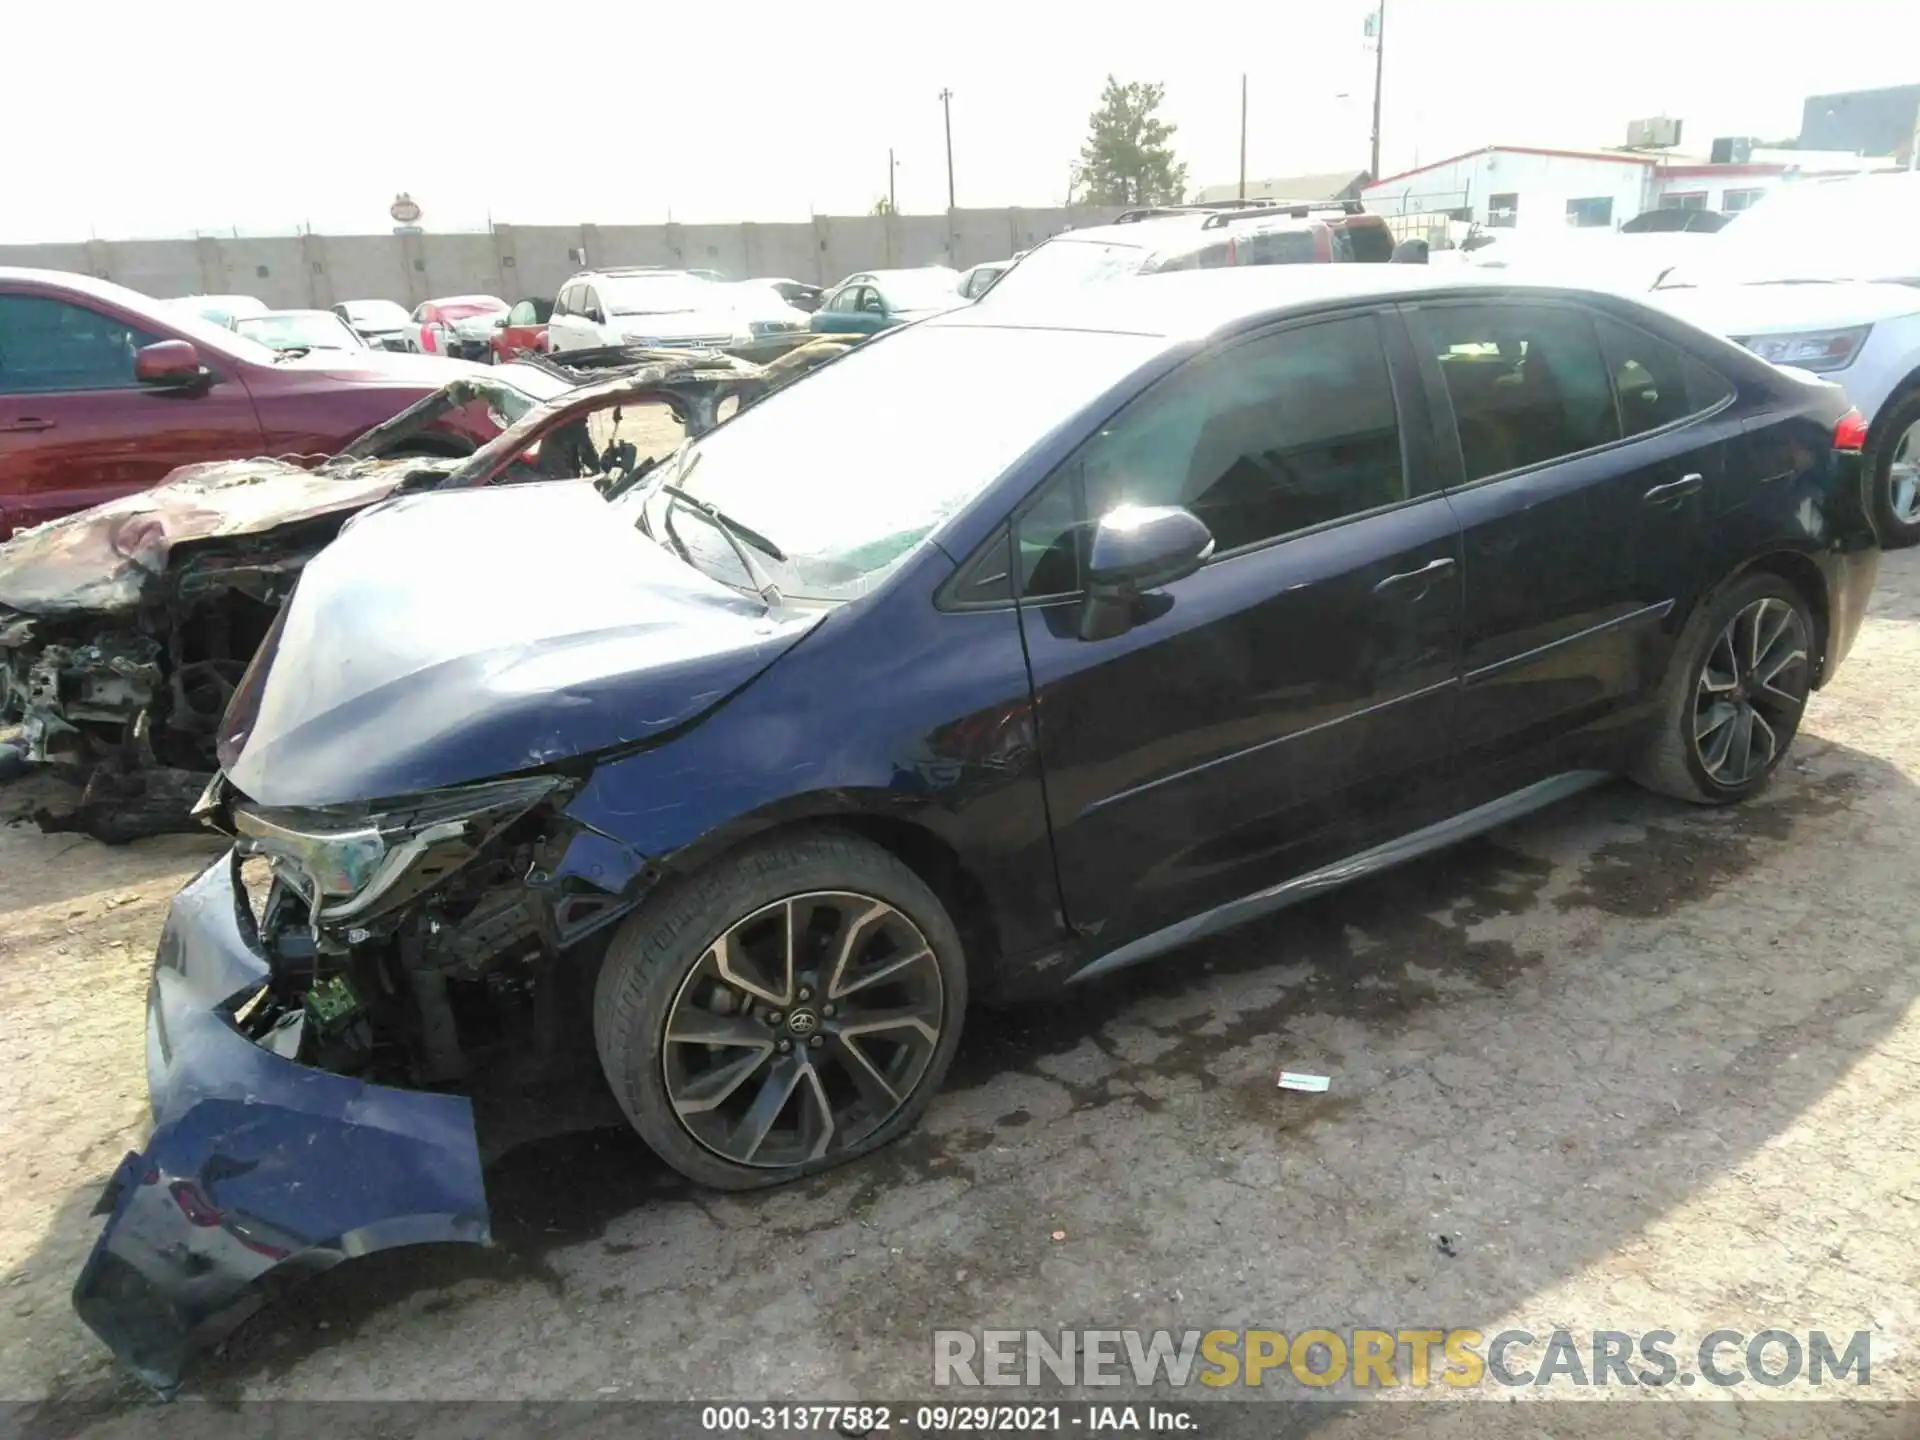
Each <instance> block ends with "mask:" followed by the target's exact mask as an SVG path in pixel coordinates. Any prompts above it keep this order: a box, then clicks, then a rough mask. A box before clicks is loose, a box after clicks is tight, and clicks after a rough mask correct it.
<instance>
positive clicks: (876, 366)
mask: <svg viewBox="0 0 1920 1440" xmlns="http://www.w3.org/2000/svg"><path fill="white" fill-rule="evenodd" d="M1163 343H1164V342H1162V341H1160V340H1158V339H1155V338H1148V337H1142V336H1138V335H1110V334H1103V333H1098V332H1089V331H1073V330H1010V329H998V328H986V327H973V326H957V325H955V326H946V325H936V326H915V327H911V328H907V329H902V330H899V331H896V332H895V333H894V334H892V335H891V336H888V337H886V338H885V339H883V340H877V341H869V342H868V343H867V345H865V346H863V347H862V348H860V349H858V350H854V351H852V352H850V353H849V354H848V355H846V356H845V357H844V358H842V359H840V360H836V361H834V362H833V363H832V364H830V365H827V366H825V367H823V368H822V369H820V370H818V371H816V372H815V373H814V374H812V375H809V376H808V377H807V379H806V381H805V382H804V383H803V384H797V385H794V386H793V387H792V388H791V389H786V390H779V391H775V392H774V393H773V394H772V395H769V396H768V397H767V398H766V399H765V400H763V401H761V402H760V403H759V404H757V405H755V406H753V407H752V408H751V409H748V410H746V411H743V412H742V413H741V414H739V415H738V416H736V417H735V418H734V419H733V420H731V421H729V422H728V423H727V424H725V425H722V426H721V427H720V428H719V429H718V430H715V431H713V432H711V433H710V434H708V435H706V436H705V437H704V438H702V439H700V440H697V441H694V442H692V443H691V444H689V445H687V446H685V447H683V448H682V449H681V451H680V455H679V459H678V461H677V463H669V464H667V465H663V466H662V467H661V477H662V478H663V479H667V480H673V479H675V477H684V485H685V488H686V490H687V491H688V493H690V494H692V495H694V496H696V497H697V498H698V499H700V500H702V501H704V502H706V503H707V504H709V505H712V506H715V507H717V508H718V509H719V510H721V511H722V512H724V513H725V514H726V515H727V516H728V518H730V519H732V520H735V521H738V522H739V523H740V524H741V525H744V526H747V527H749V528H751V529H753V530H755V531H757V532H759V534H761V535H763V536H765V537H766V538H768V539H769V540H772V541H773V542H774V543H775V544H776V545H778V546H779V547H780V548H781V550H782V551H783V552H784V553H785V555H786V557H787V558H786V559H785V560H784V561H777V560H775V559H773V558H771V557H769V556H766V555H763V554H760V553H758V552H756V553H755V554H754V559H755V561H756V562H758V564H759V565H760V566H761V567H762V568H764V569H765V570H766V572H767V573H768V575H769V576H770V577H771V578H772V580H773V582H774V583H775V584H776V585H777V586H779V588H780V591H781V593H782V594H783V595H784V596H787V597H797V598H804V599H815V600H847V599H852V598H853V597H855V596H857V595H861V594H864V593H865V592H866V591H868V590H870V589H871V588H873V586H874V585H876V584H878V583H879V581H880V579H881V578H882V577H883V576H884V575H885V574H886V572H887V571H888V570H890V569H891V568H892V567H893V566H894V565H895V564H897V563H898V562H899V561H900V560H901V559H902V558H904V557H905V556H906V555H907V554H908V553H909V552H910V551H912V550H913V549H914V548H915V547H916V546H918V545H919V544H920V542H921V541H922V540H924V539H925V538H926V537H927V535H928V534H929V533H931V532H932V530H933V529H934V528H935V527H936V526H937V525H939V524H940V523H941V522H942V521H943V520H945V519H947V518H948V517H949V516H951V515H953V514H954V513H955V512H956V511H958V510H959V509H960V508H961V507H962V506H963V505H965V504H966V503H967V502H968V501H969V500H970V499H972V498H973V496H975V495H976V494H978V493H979V492H980V491H981V490H982V489H984V488H985V487H986V486H988V485H990V484H992V483H993V481H994V480H995V479H997V478H998V477H999V476H1000V474H1001V473H1002V472H1003V471H1005V470H1006V468H1007V467H1008V466H1009V465H1011V464H1013V462H1014V461H1016V460H1018V459H1019V458H1020V456H1021V455H1023V454H1025V453H1026V451H1027V450H1028V449H1029V448H1031V447H1032V446H1033V445H1034V444H1035V443H1037V442H1038V441H1039V440H1040V439H1041V438H1042V437H1043V436H1045V435H1046V434H1047V433H1048V432H1049V431H1050V430H1051V429H1052V428H1053V427H1054V426H1055V425H1057V424H1059V423H1061V422H1062V421H1064V420H1066V419H1067V418H1068V417H1069V416H1071V415H1072V414H1074V412H1076V411H1077V410H1079V409H1080V407H1082V406H1083V405H1086V404H1087V403H1089V402H1090V401H1092V400H1093V399H1095V398H1096V397H1097V396H1099V395H1100V394H1102V393H1103V392H1104V391H1105V390H1107V389H1108V388H1109V387H1110V386H1112V385H1114V384H1115V383H1117V382H1118V381H1119V380H1120V379H1121V378H1122V377H1124V376H1125V375H1127V374H1128V373H1129V372H1131V371H1132V370H1133V369H1134V368H1135V367H1137V366H1138V365H1140V364H1141V363H1142V362H1143V361H1145V360H1146V359H1147V358H1148V357H1149V356H1151V355H1153V354H1154V353H1156V352H1157V351H1158V350H1159V349H1160V347H1161V345H1162V344H1163ZM987 421H990V422H991V423H983V422H987ZM667 500H668V497H667V496H665V495H664V494H663V493H662V492H661V491H660V490H659V488H658V486H657V484H656V485H649V486H644V487H642V488H640V489H638V490H635V491H633V492H632V493H631V494H630V495H628V496H627V497H626V498H624V499H622V500H619V501H617V502H615V509H616V510H617V511H618V512H619V513H620V517H621V519H622V520H623V521H624V523H626V524H635V523H637V522H638V521H639V520H640V518H641V515H642V512H643V511H644V513H645V516H646V521H647V526H646V528H647V529H648V531H649V532H650V533H651V534H652V535H654V536H655V537H656V538H660V539H662V541H663V542H664V541H665V538H666V530H665V528H664V522H665V511H666V509H667V508H668V507H667ZM673 527H674V532H675V533H676V534H677V535H678V536H679V538H680V539H681V541H682V542H683V543H685V544H686V545H687V547H688V548H689V549H690V550H692V551H693V552H694V555H695V558H696V561H697V563H698V564H699V565H700V566H701V568H702V569H704V570H708V571H709V572H710V573H712V574H714V575H716V576H718V577H720V578H723V579H726V580H727V581H728V583H731V584H745V583H747V582H746V580H745V579H744V578H743V576H742V574H741V571H742V567H741V566H740V564H739V562H738V560H737V559H736V558H734V556H733V555H732V551H731V548H730V547H729V546H728V545H727V543H726V541H725V540H724V538H722V536H720V535H719V534H718V533H717V532H716V531H715V530H714V529H713V527H712V526H711V525H709V524H708V522H706V521H705V520H703V519H701V518H700V516H699V515H698V514H696V513H695V512H694V511H693V510H691V509H690V508H689V507H687V506H685V505H676V506H674V507H673Z"/></svg>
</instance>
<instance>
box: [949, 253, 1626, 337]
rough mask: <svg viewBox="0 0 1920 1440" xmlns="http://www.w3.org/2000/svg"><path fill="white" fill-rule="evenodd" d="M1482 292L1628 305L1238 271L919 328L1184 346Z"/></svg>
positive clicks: (1127, 283) (1387, 274) (1095, 287)
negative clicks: (1342, 308)
mask: <svg viewBox="0 0 1920 1440" xmlns="http://www.w3.org/2000/svg"><path fill="white" fill-rule="evenodd" d="M1476 293H1479V294H1496V293H1497V294H1515V293H1531V294H1538V295H1540V296H1542V297H1543V298H1544V297H1547V296H1554V295H1558V296H1575V297H1582V296H1596V297H1599V296H1604V298H1606V299H1607V300H1609V301H1612V302H1618V301H1619V300H1620V299H1621V297H1620V296H1618V295H1615V294H1612V293H1610V292H1600V291H1589V290H1582V289H1580V288H1578V287H1574V286H1566V285H1548V284H1541V283H1532V282H1528V281H1526V280H1517V279H1515V278H1513V276H1512V275H1511V273H1510V272H1506V271H1491V272H1476V271H1474V270H1471V269H1465V268H1463V269H1459V270H1455V269H1452V268H1451V267H1449V268H1445V269H1440V270H1435V269H1432V268H1430V267H1428V266H1425V265H1237V266H1227V267H1222V268H1220V269H1217V270H1177V271H1171V272H1165V273H1161V274H1157V275H1137V276H1129V277H1126V278H1122V279H1117V280H1108V281H1096V282H1092V283H1089V284H1084V285H1072V286H1066V287H1063V288H1061V289H1059V290H1049V291H1045V292H1036V293H1033V294H1030V295H1026V296H1021V295H1019V294H1014V295H1009V296H1004V297H1001V298H1000V299H999V300H998V301H997V302H996V303H995V304H992V305H979V306H967V307H965V308H963V309H959V310H953V311H948V312H946V313H944V314H941V315H936V316H933V317H930V318H929V319H926V320H923V321H921V322H920V323H921V324H923V325H933V326H950V325H965V326H973V327H978V328H1006V329H1022V330H1028V329H1030V330H1094V331H1108V332H1111V333H1114V334H1126V335H1149V336H1158V337H1162V338H1165V339H1168V340H1183V339H1193V338H1198V337H1200V336H1202V335H1208V334H1211V333H1212V332H1214V331H1215V330H1218V329H1221V328H1222V327H1224V326H1228V325H1234V324H1237V323H1241V322H1246V321H1257V320H1263V319H1277V318H1280V317H1283V316H1285V315H1287V314H1290V313H1294V312H1306V311H1312V310H1316V309H1323V308H1327V307H1331V306H1335V305H1338V304H1340V303H1341V302H1343V301H1364V300H1373V299H1381V300H1389V299H1403V298H1408V297H1412V296H1416V295H1439V296H1459V295H1469V296H1471V295H1473V294H1476ZM995 294H996V295H999V292H998V291H995Z"/></svg>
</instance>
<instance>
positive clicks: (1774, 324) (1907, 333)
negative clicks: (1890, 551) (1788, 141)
mask: <svg viewBox="0 0 1920 1440" xmlns="http://www.w3.org/2000/svg"><path fill="white" fill-rule="evenodd" d="M1696 255H1697V258H1696V259H1694V260H1692V261H1689V262H1687V263H1684V264H1681V265H1679V266H1677V267H1676V268H1675V269H1674V270H1673V271H1672V272H1671V273H1670V274H1669V275H1667V276H1666V277H1665V278H1664V279H1663V280H1662V281H1661V283H1660V288H1659V289H1658V290H1656V291H1655V292H1654V295H1653V297H1652V298H1654V299H1655V300H1657V301H1658V302H1659V303H1660V304H1662V305H1664V306H1665V307H1666V308H1668V309H1670V310H1672V311H1673V312H1674V313H1675V314H1677V315H1679V316H1681V317H1682V318H1684V319H1687V320H1691V321H1693V323H1695V324H1696V325H1700V326H1702V327H1703V328H1705V329H1708V330H1713V331H1716V332H1718V333H1719V334H1722V335H1725V336H1727V337H1729V338H1730V339H1733V340H1737V341H1739V343H1740V344H1742V345H1745V346H1746V347H1747V348H1748V349H1749V350H1752V351H1753V352H1754V353H1755V354H1757V355H1760V356H1762V357H1764V358H1766V359H1768V360H1772V361H1774V362H1775V363H1776V364H1780V365H1792V366H1795V367H1797V368H1798V369H1801V370H1810V371H1812V372H1813V373H1814V374H1816V375H1819V376H1821V377H1822V378H1824V379H1827V380H1832V381H1835V382H1836V383H1838V384H1839V385H1841V386H1843V387H1844V388H1845V390H1846V392H1847V398H1848V399H1849V400H1851V401H1852V402H1853V404H1854V406H1855V408H1857V409H1858V410H1859V411H1860V413H1861V414H1862V415H1863V416H1865V417H1866V420H1867V425H1868V430H1867V444H1866V452H1865V456H1864V464H1865V466H1866V471H1867V476H1868V483H1869V486H1870V492H1871V493H1870V498H1871V502H1872V506H1873V511H1874V523H1875V525H1876V527H1877V528H1878V529H1879V532H1880V543H1881V544H1883V545H1885V546H1887V547H1889V548H1893V547H1896V546H1903V545H1912V544H1916V543H1920V174H1911V173H1908V174H1885V175H1857V176H1847V177H1844V178H1842V179H1837V180H1796V181H1792V182H1790V183H1788V184H1785V185H1782V186H1781V187H1780V188H1779V189H1777V190H1775V191H1774V192H1773V193H1772V194H1770V195H1768V196H1767V197H1766V198H1765V199H1763V200H1761V201H1760V202H1759V203H1758V204H1756V205H1754V206H1753V207H1752V208H1751V209H1750V210H1748V211H1746V212H1745V213H1744V214H1742V215H1740V216H1738V217H1736V218H1735V219H1734V220H1733V221H1732V223H1731V224H1729V225H1728V226H1727V228H1726V229H1724V230H1722V231H1721V232H1720V233H1719V234H1717V235H1709V236H1705V237H1702V243H1701V244H1700V245H1699V246H1698V247H1696Z"/></svg>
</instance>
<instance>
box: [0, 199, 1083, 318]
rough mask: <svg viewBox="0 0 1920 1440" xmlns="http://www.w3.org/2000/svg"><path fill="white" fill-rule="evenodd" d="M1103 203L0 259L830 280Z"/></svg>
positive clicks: (305, 280) (225, 277)
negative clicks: (631, 269) (636, 269)
mask: <svg viewBox="0 0 1920 1440" xmlns="http://www.w3.org/2000/svg"><path fill="white" fill-rule="evenodd" d="M1114 214H1115V212H1114V211H1113V210H1112V209H1096V208H1088V207H1078V208H1074V209H1058V208H1055V209H1042V210H1020V209H1007V210H955V211H954V212H953V213H952V214H951V215H816V216H815V217H814V218H813V219H812V220H810V221H801V222H783V223H779V224H756V223H751V222H749V223H746V224H739V225H680V224H669V225H496V226H495V227H494V228H493V230H492V231H491V232H478V233H471V234H444V235H281V236H248V237H220V236H201V237H200V238H198V239H192V240H90V241H82V242H78V243H73V244H51V245H0V266H8V265H18V266H29V267H32V268H36V269H44V270H72V271H79V272H80V273H82V274H89V275H98V276H101V277H103V278H105V279H108V280H113V281H115V282H117V283H119V284H121V285H126V286H129V287H130V288H132V289H135V290H140V291H143V292H145V293H146V294H149V295H155V296H160V297H167V296H174V295H195V294H199V295H209V294H219V295H233V294H239V295H255V296H258V297H259V298H260V299H262V300H264V301H265V302H266V303H267V304H269V305H271V306H274V307H276V308H284V309H300V308H305V307H308V306H313V307H320V308H324V307H325V306H328V305H331V304H334V303H336V302H338V301H341V300H358V299H367V298H375V297H379V298H384V299H389V300H397V301H399V302H400V303H401V304H403V305H406V306H409V307H411V306H413V305H417V304H419V303H420V302H421V301H422V300H427V299H430V298H432V297H433V296H436V295H459V294H467V293H481V294H491V295H498V296H500V297H501V298H502V299H504V300H507V301H509V302H511V301H514V300H518V299H521V298H523V297H525V296H530V295H538V296H551V295H552V294H553V293H554V292H555V291H556V290H558V289H559V288H560V286H561V285H562V284H564V283H565V282H566V280H567V277H568V276H570V275H572V274H573V273H574V272H575V271H577V270H579V269H580V268H582V267H581V265H580V264H579V262H578V261H577V260H575V259H574V258H573V257H574V254H575V253H576V252H580V251H584V252H585V254H586V257H587V263H588V264H589V265H594V266H599V265H671V266H682V267H686V268H688V269H704V270H718V271H720V272H721V273H723V274H726V275H729V276H734V277H738V278H746V277H748V276H768V277H775V276H779V277H788V278H792V279H795V280H806V281H810V282H812V283H814V284H817V285H831V284H833V283H834V282H835V281H837V280H839V279H840V278H841V277H843V276H845V275H850V274H852V273H854V272H855V271H859V270H885V269H897V268H905V267H910V266H916V265H938V264H950V265H952V266H954V267H955V268H956V269H962V270H963V269H965V268H966V267H967V266H969V265H976V264H978V263H980V262H981V261H983V260H1001V259H1005V258H1006V257H1007V256H1009V255H1011V254H1013V253H1014V252H1015V251H1016V250H1024V249H1026V248H1028V247H1030V246H1032V245H1036V244H1038V243H1039V242H1040V241H1042V240H1044V239H1046V238H1047V237H1048V236H1050V235H1056V234H1058V233H1059V232H1060V231H1062V230H1067V229H1072V228H1077V227H1080V226H1085V225H1099V224H1103V223H1105V222H1106V221H1108V220H1111V219H1112V218H1113V215H1114Z"/></svg>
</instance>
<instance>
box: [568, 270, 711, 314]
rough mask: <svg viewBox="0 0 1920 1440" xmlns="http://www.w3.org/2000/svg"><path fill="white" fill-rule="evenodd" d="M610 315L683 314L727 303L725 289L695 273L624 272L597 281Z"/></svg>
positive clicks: (601, 296) (597, 286) (596, 285)
mask: <svg viewBox="0 0 1920 1440" xmlns="http://www.w3.org/2000/svg"><path fill="white" fill-rule="evenodd" d="M595 288H596V289H598V290H599V292H600V298H601V300H602V301H603V302H604V303H605V305H606V307H607V313H608V314H610V315H680V314H684V313H685V312H686V311H688V310H706V309H711V308H713V307H714V306H724V305H725V304H726V301H725V299H724V298H723V295H724V292H722V291H721V290H720V289H719V287H717V286H716V285H714V284H713V282H712V281H709V280H700V279H696V278H695V277H693V276H691V275H671V274H669V275H623V276H621V277H619V278H617V279H608V280H601V281H598V282H596V284H595Z"/></svg>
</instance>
